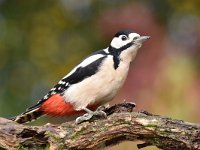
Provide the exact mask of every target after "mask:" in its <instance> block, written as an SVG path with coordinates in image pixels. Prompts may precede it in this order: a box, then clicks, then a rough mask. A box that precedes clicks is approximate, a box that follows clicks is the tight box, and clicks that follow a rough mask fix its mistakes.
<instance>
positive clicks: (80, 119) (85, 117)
mask: <svg viewBox="0 0 200 150" xmlns="http://www.w3.org/2000/svg"><path fill="white" fill-rule="evenodd" d="M95 116H96V117H103V118H107V115H106V113H105V112H104V111H103V110H98V109H97V110H96V111H94V112H93V111H91V112H88V113H86V114H84V115H82V116H80V117H78V118H76V124H80V123H82V122H85V121H88V120H90V119H91V118H92V117H95Z"/></svg>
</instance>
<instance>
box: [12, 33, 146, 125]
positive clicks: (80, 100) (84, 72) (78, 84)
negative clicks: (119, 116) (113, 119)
mask: <svg viewBox="0 0 200 150" xmlns="http://www.w3.org/2000/svg"><path fill="white" fill-rule="evenodd" d="M149 38H150V37H149V36H140V35H139V34H137V33H135V32H132V31H130V30H122V31H119V32H117V33H116V34H115V36H114V37H113V39H112V41H111V43H110V45H109V47H107V48H105V49H102V50H99V51H96V52H94V53H92V54H91V55H89V56H88V57H86V58H85V59H83V60H82V61H81V62H80V63H79V64H78V65H77V66H75V67H74V68H73V69H72V70H71V72H69V73H68V74H67V75H66V76H65V77H64V78H62V79H61V80H60V81H59V82H58V84H56V85H55V86H54V87H53V88H52V89H51V90H50V91H49V92H48V93H47V94H46V95H45V96H44V97H43V98H42V99H40V100H39V101H38V103H37V104H36V105H34V106H32V107H30V108H28V109H26V111H25V112H24V113H22V114H20V115H18V116H16V117H14V118H13V119H12V120H14V121H16V122H18V123H26V122H30V121H32V120H35V119H37V118H39V117H41V116H43V115H48V116H56V117H63V116H66V117H68V116H72V115H75V114H84V113H85V114H84V115H82V116H80V117H78V118H76V123H81V122H83V121H87V120H88V119H90V118H91V117H92V116H93V115H101V116H104V117H106V113H105V112H104V111H102V110H101V109H99V108H100V106H102V105H103V104H105V103H107V102H109V101H111V100H112V99H113V98H114V96H115V95H116V94H117V92H118V91H119V89H120V88H121V87H122V85H123V83H124V81H125V80H126V77H127V74H128V71H129V67H130V63H131V62H132V61H133V60H134V58H135V56H136V53H137V51H138V49H139V48H140V47H141V46H142V43H143V42H144V41H146V40H147V39H149Z"/></svg>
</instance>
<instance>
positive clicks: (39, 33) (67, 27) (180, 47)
mask: <svg viewBox="0 0 200 150" xmlns="http://www.w3.org/2000/svg"><path fill="white" fill-rule="evenodd" d="M199 7H200V1H198V0H181V1H180V0H177V1H174V0H162V1H161V0H151V1H148V0H140V1H137V0H124V1H121V0H109V1H108V0H96V1H92V0H81V1H80V0H57V1H54V0H48V1H47V0H43V1H41V0H34V1H33V0H32V1H27V0H20V1H16V0H0V85H1V86H0V116H1V117H11V116H15V115H17V114H19V113H21V112H23V111H24V110H25V109H26V108H27V107H28V106H31V105H32V104H35V103H36V102H37V100H39V99H40V98H41V97H42V96H44V95H45V94H46V93H47V92H48V90H49V89H50V88H51V87H52V86H53V85H54V84H56V83H57V82H58V81H59V80H60V79H61V78H62V77H63V76H64V75H65V74H66V73H68V72H69V71H70V70H71V69H72V68H73V66H75V65H76V64H77V63H79V62H80V61H81V60H82V59H83V58H84V57H86V56H87V55H88V54H90V53H91V52H93V51H96V50H99V49H102V48H106V47H107V46H108V45H109V44H110V41H111V39H112V37H113V35H114V34H115V32H117V31H119V30H121V29H127V28H128V29H131V30H134V31H136V32H138V33H139V34H141V35H150V36H151V39H150V40H149V41H147V42H145V44H144V45H143V47H142V48H141V49H140V51H139V53H138V55H137V57H136V60H135V61H134V63H133V64H132V67H131V70H130V72H129V75H128V79H127V81H126V83H125V85H124V87H123V88H122V90H121V91H120V93H119V94H118V96H117V97H116V98H115V100H114V101H113V102H112V103H111V104H114V103H120V102H122V101H123V100H124V99H126V100H127V101H133V102H135V103H136V104H137V108H136V111H140V110H146V111H149V112H151V113H155V114H160V115H164V116H169V117H172V118H177V119H181V120H185V121H189V122H195V123H199V122H200V117H199V114H200V109H199V106H200V9H199ZM48 121H49V120H48V119H45V118H41V119H39V121H38V122H37V124H44V123H47V122H48ZM54 122H55V123H56V121H54ZM108 149H110V150H113V149H117V150H122V149H126V150H133V149H136V145H135V144H133V143H132V142H125V143H122V144H120V145H117V146H115V147H111V148H108ZM146 149H156V148H155V147H149V148H146Z"/></svg>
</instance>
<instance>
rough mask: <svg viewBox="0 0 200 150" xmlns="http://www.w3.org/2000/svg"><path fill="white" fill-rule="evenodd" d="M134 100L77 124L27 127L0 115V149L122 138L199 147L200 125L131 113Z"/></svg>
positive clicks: (75, 145)
mask: <svg viewBox="0 0 200 150" xmlns="http://www.w3.org/2000/svg"><path fill="white" fill-rule="evenodd" d="M134 106H135V105H134V104H133V103H122V104H118V105H114V106H112V107H110V108H106V109H105V112H106V113H107V115H108V118H106V119H102V118H92V120H90V121H89V122H84V123H81V124H79V125H76V124H75V122H74V121H72V122H66V123H63V124H61V125H53V124H46V125H44V126H27V125H21V124H17V123H15V122H13V121H10V120H7V119H4V118H0V149H9V150H12V149H72V150H74V149H99V148H104V147H107V146H111V145H115V144H117V143H120V142H122V141H125V140H126V141H127V140H128V141H137V140H140V141H144V143H143V144H139V145H138V148H143V147H146V146H150V145H155V146H157V147H158V148H160V149H165V150H175V149H179V150H180V149H181V150H186V149H195V150H200V125H199V124H193V123H188V122H184V121H182V120H175V119H171V118H168V117H163V116H159V115H153V114H150V113H147V112H132V109H133V107H134Z"/></svg>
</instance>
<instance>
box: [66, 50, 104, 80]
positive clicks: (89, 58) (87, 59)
mask: <svg viewBox="0 0 200 150" xmlns="http://www.w3.org/2000/svg"><path fill="white" fill-rule="evenodd" d="M104 56H105V55H103V54H96V55H92V56H90V57H88V58H86V59H85V60H83V61H82V62H81V63H80V64H79V65H77V66H76V67H75V68H74V69H73V70H72V71H70V72H69V73H68V74H67V75H66V76H65V77H64V78H63V79H65V78H67V77H69V76H70V75H72V74H73V73H74V72H75V71H76V69H77V68H79V67H85V66H87V65H89V64H91V63H92V62H94V61H96V60H97V59H99V58H102V57H104Z"/></svg>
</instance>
